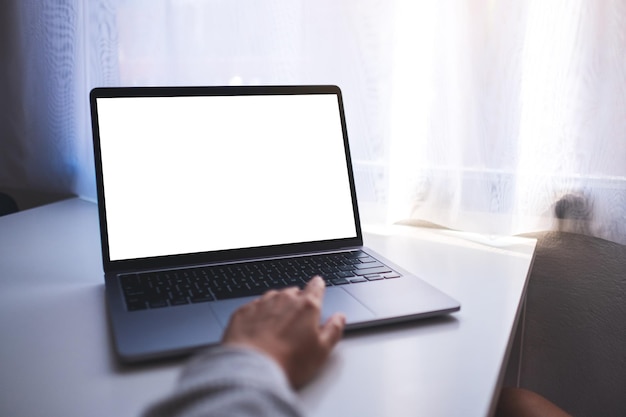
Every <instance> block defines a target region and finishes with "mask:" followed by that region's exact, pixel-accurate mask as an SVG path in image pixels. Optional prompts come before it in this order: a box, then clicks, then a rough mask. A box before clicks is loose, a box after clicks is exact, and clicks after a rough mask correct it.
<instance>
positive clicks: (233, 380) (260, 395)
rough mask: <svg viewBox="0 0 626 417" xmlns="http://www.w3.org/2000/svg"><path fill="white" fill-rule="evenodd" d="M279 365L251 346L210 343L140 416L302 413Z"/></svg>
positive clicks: (279, 415)
mask: <svg viewBox="0 0 626 417" xmlns="http://www.w3.org/2000/svg"><path fill="white" fill-rule="evenodd" d="M302 415H303V414H302V411H301V410H300V409H299V407H298V398H297V396H296V394H295V393H294V391H293V390H292V389H291V387H290V385H289V382H288V381H287V378H286V376H285V374H284V373H283V371H282V369H280V368H279V366H278V364H276V363H275V362H274V361H273V360H272V359H270V358H269V357H267V356H265V355H263V354H262V353H260V352H257V351H254V350H252V349H244V348H235V347H225V346H216V347H213V348H210V349H208V350H206V351H204V352H203V353H201V354H199V355H198V356H196V357H195V358H194V359H192V360H191V362H190V363H189V364H188V365H187V366H186V367H185V369H184V370H183V372H182V374H181V376H180V379H179V381H178V385H177V387H176V389H175V390H174V392H173V393H172V394H171V395H169V396H168V397H166V398H164V399H162V400H161V401H159V402H157V403H155V404H154V405H152V406H151V407H150V408H148V409H147V410H146V412H145V413H144V417H174V416H176V417H200V416H211V417H219V416H229V417H247V416H255V417H265V416H268V417H269V416H272V417H283V416H285V417H286V416H289V417H302Z"/></svg>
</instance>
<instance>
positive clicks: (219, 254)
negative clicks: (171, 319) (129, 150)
mask: <svg viewBox="0 0 626 417" xmlns="http://www.w3.org/2000/svg"><path fill="white" fill-rule="evenodd" d="M300 94H334V95H335V96H336V97H337V102H338V109H339V115H340V121H341V129H342V135H343V142H344V149H345V156H346V168H347V174H348V181H349V185H350V192H351V197H352V209H353V217H354V222H355V224H354V228H355V231H356V236H354V237H348V238H342V239H331V240H320V241H314V242H304V243H290V244H281V245H269V246H261V247H250V248H239V249H228V250H217V251H208V252H198V253H190V254H180V255H168V256H153V257H146V258H141V259H124V260H111V258H110V252H109V241H108V232H107V230H108V228H107V218H106V209H105V207H106V193H105V185H104V180H103V169H102V160H101V157H102V155H101V145H100V131H99V121H98V103H97V100H98V99H99V98H115V97H181V96H239V95H300ZM89 96H90V110H91V122H92V134H93V149H94V162H95V173H96V192H97V199H98V213H99V225H100V238H101V248H102V262H103V268H104V271H105V272H116V271H127V270H134V269H163V268H173V267H178V266H182V265H200V264H212V263H221V262H232V261H236V260H245V259H256V258H266V257H275V256H283V255H285V256H289V255H297V254H302V253H308V252H318V251H330V250H338V249H341V248H351V247H359V246H362V245H363V237H362V231H361V223H360V217H359V210H358V203H357V196H356V187H355V182H354V173H353V169H352V159H351V154H350V146H349V140H348V133H347V127H346V120H345V113H344V107H343V99H342V93H341V90H340V88H339V87H338V86H335V85H300V86H290V85H282V86H216V87H213V86H184V87H97V88H94V89H93V90H91V92H90V95H89Z"/></svg>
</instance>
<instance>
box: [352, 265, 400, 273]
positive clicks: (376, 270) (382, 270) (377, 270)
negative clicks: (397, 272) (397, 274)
mask: <svg viewBox="0 0 626 417" xmlns="http://www.w3.org/2000/svg"><path fill="white" fill-rule="evenodd" d="M390 272H392V271H391V269H389V268H387V267H386V266H381V267H378V268H367V269H357V270H355V271H354V273H355V274H356V275H369V274H385V273H390Z"/></svg>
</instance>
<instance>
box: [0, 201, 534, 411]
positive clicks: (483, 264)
mask: <svg viewBox="0 0 626 417" xmlns="http://www.w3.org/2000/svg"><path fill="white" fill-rule="evenodd" d="M364 229H365V230H366V234H365V243H366V245H368V246H370V247H371V248H373V249H374V250H376V251H378V252H379V253H381V254H382V255H384V256H386V257H387V258H389V259H391V260H392V261H394V262H395V263H397V264H399V265H400V266H402V267H404V268H405V269H407V270H409V271H411V272H413V273H415V274H417V275H419V276H421V277H422V278H423V279H425V280H426V281H428V282H430V283H431V284H433V285H435V286H437V287H438V288H440V289H441V290H443V291H444V292H447V293H448V294H449V295H451V296H452V297H454V298H456V299H457V300H459V301H460V302H461V305H462V306H461V311H460V312H458V313H454V314H452V315H450V316H447V317H444V318H436V319H427V320H422V321H418V322H413V323H410V324H402V325H394V326H391V327H385V328H381V329H376V330H367V331H360V332H358V333H351V334H348V335H346V337H345V338H344V339H343V340H342V341H341V342H340V343H339V345H338V346H337V348H336V350H335V351H334V352H333V354H332V356H331V358H330V361H329V363H328V364H327V365H326V366H325V367H324V368H323V369H322V371H321V372H320V374H319V376H318V377H317V378H316V379H315V380H314V381H313V383H311V384H310V385H309V386H307V387H306V388H305V389H303V390H302V391H301V397H302V401H303V404H304V407H305V408H306V409H307V410H308V411H309V414H310V415H311V416H324V417H332V416H360V417H367V416H377V417H378V416H394V417H397V416H426V417H436V416H445V417H452V416H463V417H471V416H476V417H478V416H480V417H484V416H488V415H490V413H491V412H492V409H493V404H494V401H495V399H496V397H497V393H498V391H499V388H500V384H501V381H502V376H503V372H504V369H503V367H504V365H505V363H506V359H507V356H508V352H509V350H510V347H511V344H512V339H513V337H512V335H513V332H514V330H515V325H516V320H517V317H518V312H519V311H520V306H521V304H522V301H523V294H524V291H525V287H526V282H527V276H528V273H529V268H530V266H531V264H532V258H533V253H534V248H535V241H534V240H532V239H525V238H517V237H500V238H496V237H487V236H481V235H476V234H469V233H460V232H453V231H446V230H436V229H425V228H416V227H410V226H386V227H377V228H374V227H366V228H364ZM99 245H100V243H99V238H98V220H97V207H96V205H95V204H93V203H91V202H87V201H83V200H80V199H70V200H66V201H62V202H59V203H55V204H51V205H48V206H44V207H40V208H36V209H32V210H27V211H23V212H19V213H16V214H12V215H9V216H4V217H0V334H1V335H2V336H1V338H2V341H1V342H0V361H1V362H0V363H1V371H0V415H2V416H10V417H21V416H24V417H26V416H28V417H35V416H47V417H53V416H63V417H74V416H81V417H82V416H94V417H96V416H106V417H111V416H137V415H139V414H140V412H141V410H142V409H143V408H144V407H145V406H146V405H147V404H148V403H150V402H151V401H153V400H155V399H157V398H159V397H160V396H162V395H164V394H166V393H168V392H170V390H171V389H172V386H173V385H174V383H175V381H176V377H177V375H178V372H179V370H180V368H181V366H182V365H183V364H184V360H175V361H168V362H160V363H151V364H145V365H141V366H132V367H128V366H121V365H119V364H118V363H117V362H116V360H115V357H114V356H113V354H112V346H111V337H110V334H109V329H108V322H107V319H106V310H105V304H104V281H103V275H102V266H101V257H100V250H99Z"/></svg>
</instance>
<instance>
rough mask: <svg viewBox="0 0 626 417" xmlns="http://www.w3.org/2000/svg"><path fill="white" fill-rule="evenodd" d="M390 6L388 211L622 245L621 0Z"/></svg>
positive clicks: (625, 178)
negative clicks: (553, 230)
mask: <svg viewBox="0 0 626 417" xmlns="http://www.w3.org/2000/svg"><path fill="white" fill-rule="evenodd" d="M396 7H397V9H396V19H395V28H396V38H395V39H394V45H395V46H396V54H395V55H394V64H393V71H394V77H393V99H392V109H393V110H392V112H391V114H392V117H391V122H390V123H391V126H392V133H391V135H390V138H391V148H390V157H389V161H390V162H389V170H390V175H389V205H388V210H389V211H388V220H390V221H394V220H397V219H399V218H402V217H409V216H410V217H412V218H414V219H422V220H427V221H431V222H435V223H439V224H441V225H444V226H447V227H452V228H458V229H462V230H477V231H481V232H485V233H494V234H500V233H504V234H510V233H520V232H527V231H533V230H545V229H550V228H560V229H561V230H566V231H575V232H581V233H587V234H593V235H597V236H601V237H605V238H607V239H612V240H616V241H620V242H622V243H624V242H626V227H625V223H624V220H625V214H624V213H625V209H626V133H625V130H624V124H625V123H626V99H625V98H624V97H625V96H624V94H623V93H624V90H625V89H626V83H625V81H626V70H625V69H624V66H623V62H626V59H625V58H626V54H625V53H624V46H626V37H625V36H624V35H625V28H624V19H625V17H626V7H625V6H624V5H623V4H620V3H617V2H604V3H602V2H597V4H596V3H594V5H591V4H589V2H585V1H554V2H548V3H546V2H542V1H527V2H517V1H483V2H480V1H474V2H444V3H432V4H431V3H426V4H422V3H417V2H410V1H406V2H402V1H398V2H396ZM611 89H613V91H614V92H613V93H610V92H609V91H610V90H611ZM409 212H410V214H407V213H409ZM555 216H556V218H555ZM559 217H560V218H559Z"/></svg>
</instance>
